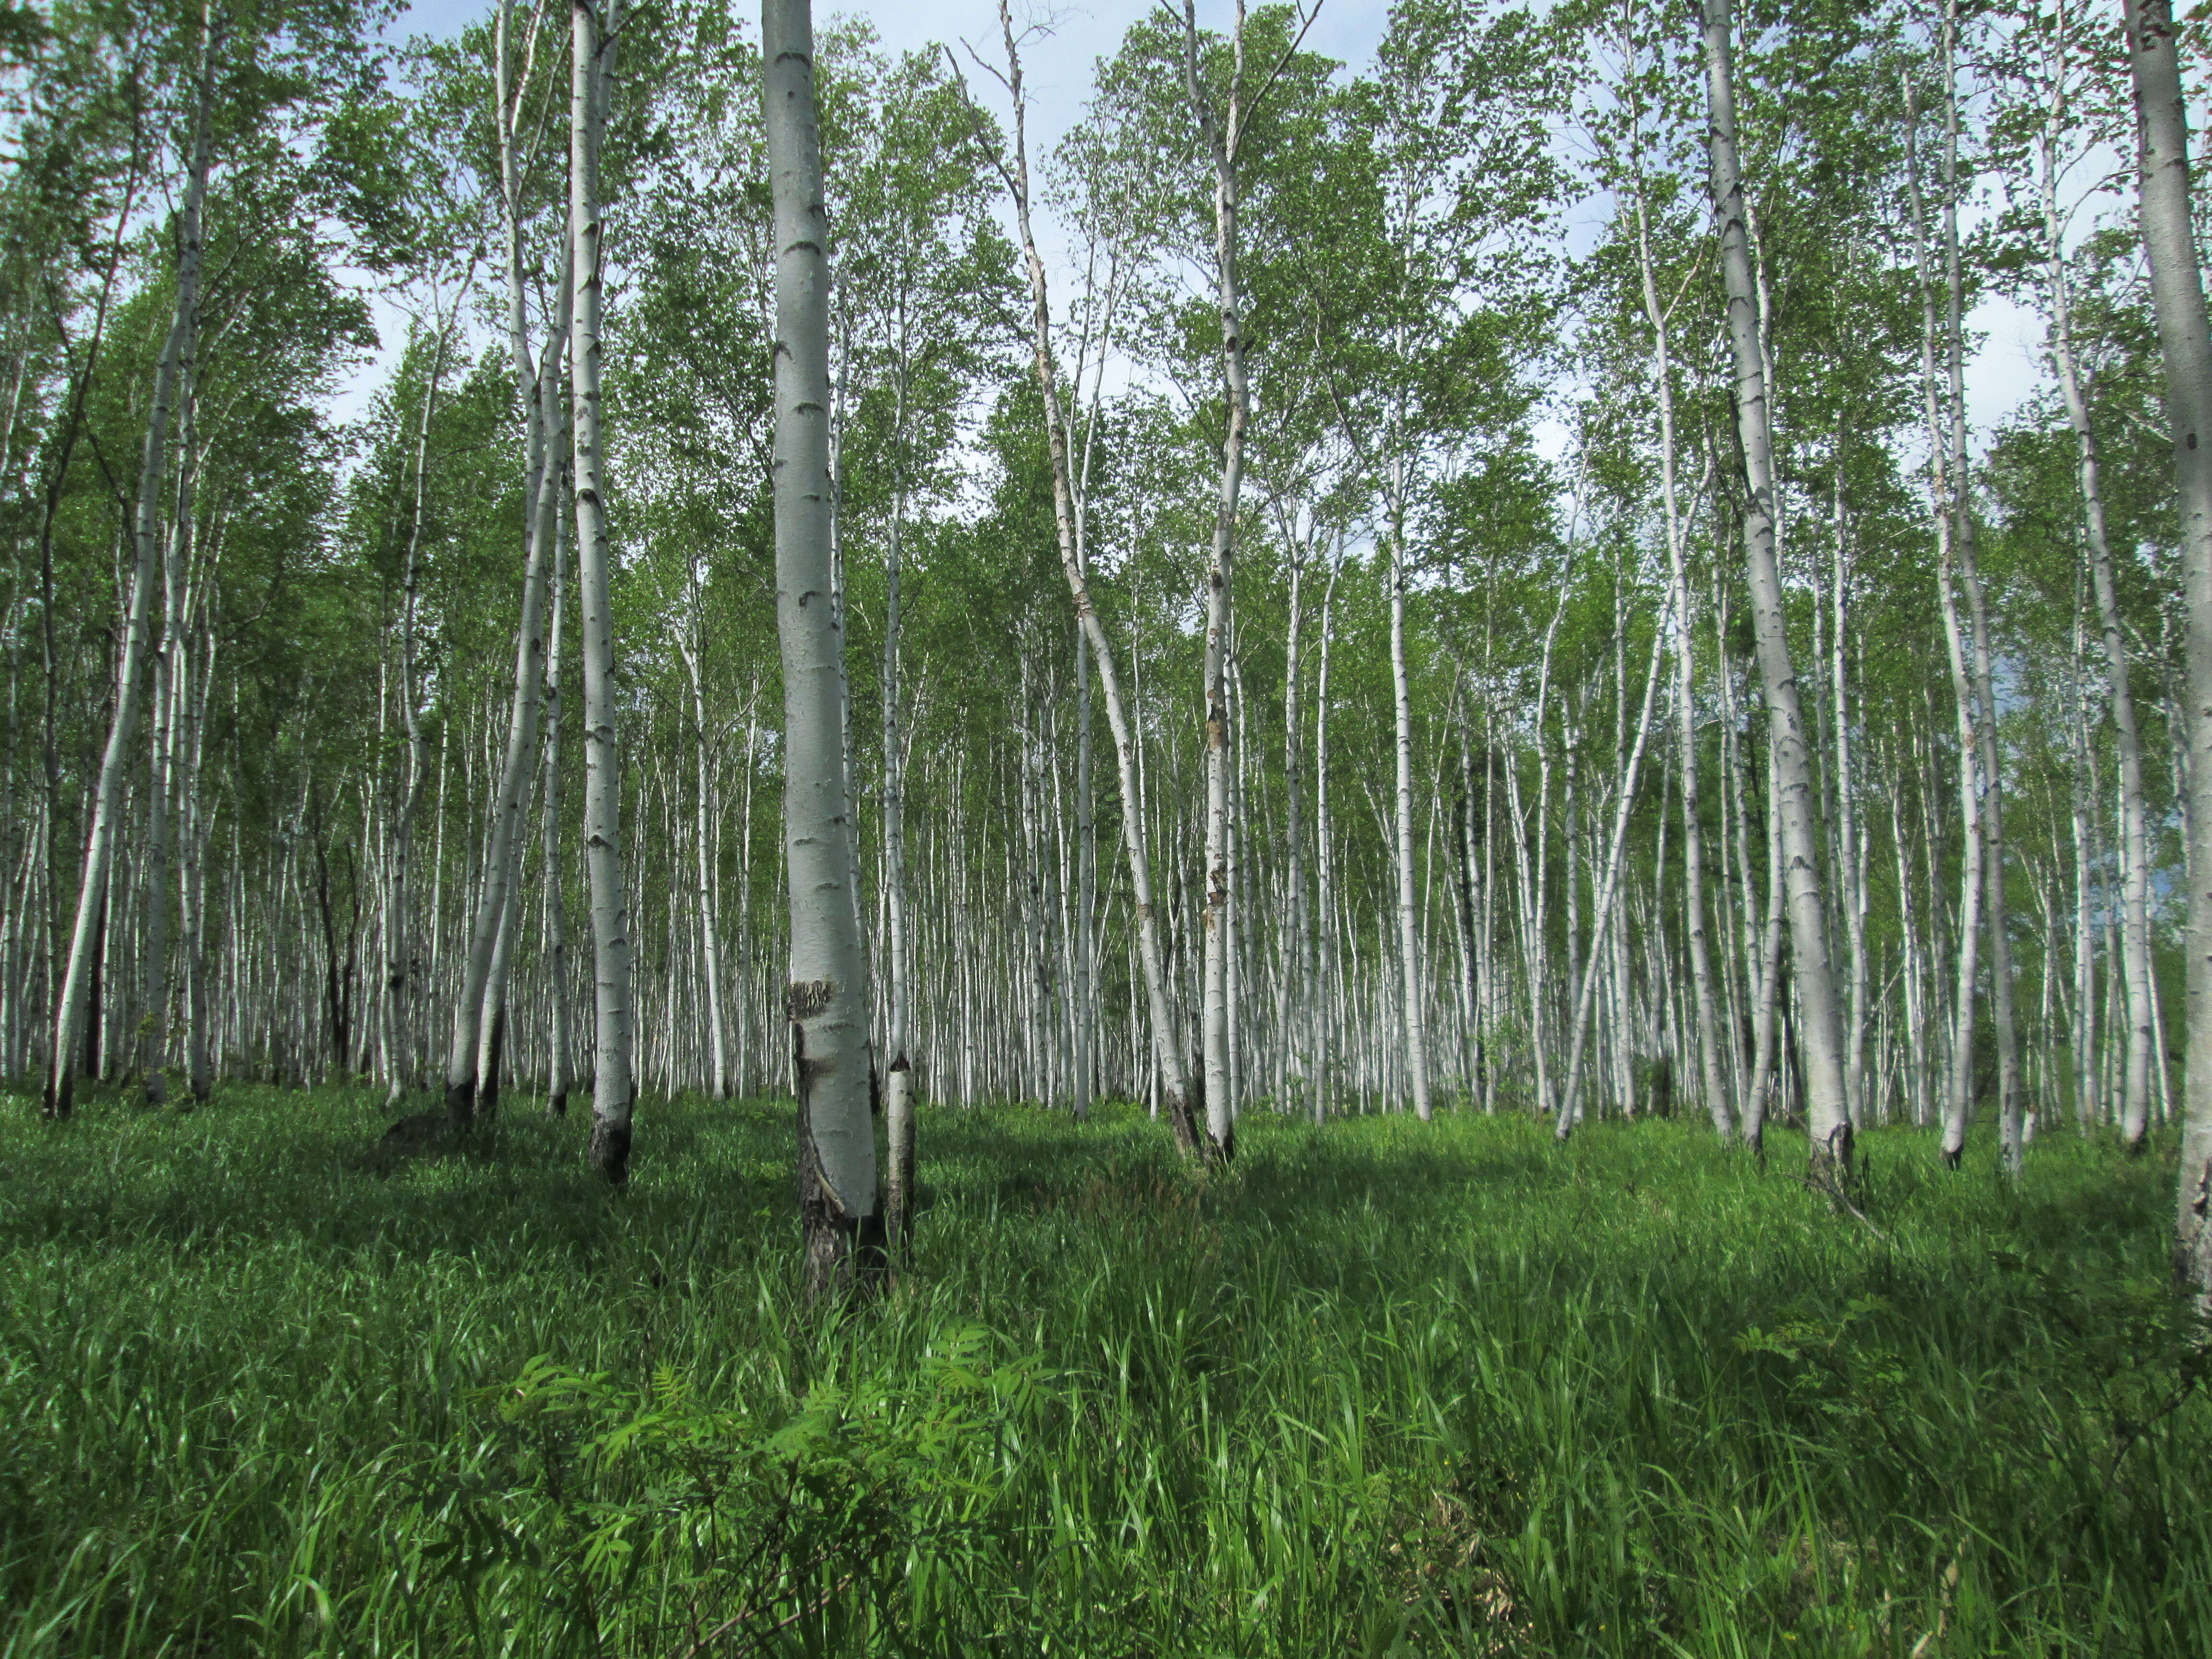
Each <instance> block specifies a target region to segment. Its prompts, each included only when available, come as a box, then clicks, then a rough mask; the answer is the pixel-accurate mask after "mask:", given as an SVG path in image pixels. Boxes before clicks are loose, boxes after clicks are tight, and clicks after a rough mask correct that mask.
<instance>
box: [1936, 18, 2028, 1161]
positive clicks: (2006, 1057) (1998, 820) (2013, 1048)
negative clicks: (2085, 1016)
mask: <svg viewBox="0 0 2212 1659" xmlns="http://www.w3.org/2000/svg"><path fill="white" fill-rule="evenodd" d="M1958 20H1959V7H1958V3H1957V0H1951V3H1950V4H1948V6H1947V7H1946V8H1945V9H1944V14H1943V65H1944V83H1943V85H1944V101H1943V289H1944V297H1945V306H1946V314H1945V321H1946V337H1947V343H1948V358H1949V364H1948V366H1949V371H1950V385H1951V410H1950V413H1951V431H1950V441H1951V491H1952V501H1951V510H1952V512H1953V514H1954V520H1955V522H1956V526H1957V529H1956V532H1955V536H1956V542H1957V546H1958V551H1959V574H1960V580H1961V581H1962V583H1963V585H1964V586H1965V587H1966V614H1967V619H1968V622H1969V623H1970V624H1971V626H1972V630H1973V633H1972V639H1973V681H1974V700H1975V702H1976V703H1977V705H1978V712H1979V731H1978V739H1979V744H1980V758H1981V774H1982V776H1981V783H1982V800H1981V811H1980V815H1979V817H1980V829H1981V836H1982V882H1983V886H1984V895H1983V908H1984V914H1985V917H1986V922H1987V926H1988V929H1989V951H1990V1004H1991V1014H1992V1017H1993V1018H1992V1019H1991V1025H1992V1028H1993V1030H1992V1034H1993V1035H1994V1036H1995V1037H1996V1046H1997V1125H1998V1137H1999V1139H2000V1142H2001V1143H2002V1147H2003V1152H2004V1163H2005V1168H2006V1170H2007V1171H2008V1173H2009V1174H2010V1175H2011V1176H2014V1177H2015V1179H2017V1178H2018V1176H2019V1174H2020V1169H2021V1157H2022V1154H2023V1152H2024V1143H2023V1139H2022V1133H2021V1121H2022V1105H2021V1075H2020V1041H2019V1036H2018V1031H2017V1027H2016V1025H2015V1019H2014V1010H2013V983H2012V937H2011V934H2010V933H2009V932H2008V929H2007V925H2006V907H2005V858H2004V774H2003V769H2002V760H2001V757H2000V754H1999V750H1998V746H1997V702H1996V687H1995V679H1994V676H1993V674H1992V673H1991V664H1990V656H1991V653H1990V617H1989V602H1988V599H1987V596H1986V594H1985V592H1984V589H1983V586H1982V573H1981V566H1980V563H1979V561H1978V559H1977V557H1976V556H1975V531H1974V512H1973V494H1972V483H1971V478H1970V475H1969V471H1968V465H1967V454H1966V322H1965V304H1964V295H1963V293H1962V286H1963V285H1962V283H1961V280H1960V270H1959V183H1958V170H1959V94H1958V75H1957V71H1956V69H1955V68H1954V60H1955V54H1956V52H1957V46H1958Z"/></svg>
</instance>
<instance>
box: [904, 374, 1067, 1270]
mask: <svg viewBox="0 0 2212 1659" xmlns="http://www.w3.org/2000/svg"><path fill="white" fill-rule="evenodd" d="M906 391H907V388H906V378H905V375H904V374H903V373H902V374H900V375H899V377H898V384H897V386H896V393H895V401H896V409H895V411H894V415H893V422H892V433H893V437H892V443H893V446H894V454H893V458H892V465H893V466H894V467H895V468H896V469H898V473H899V476H898V477H896V479H895V480H894V482H893V484H892V492H891V523H890V542H889V544H888V546H887V547H886V548H885V549H884V659H883V726H884V730H883V753H884V794H883V818H884V830H883V836H884V958H885V960H884V975H883V978H884V990H885V992H886V1001H887V1003H888V1008H887V1011H886V1016H885V1020H884V1048H886V1049H887V1050H888V1051H889V1052H890V1067H889V1069H888V1070H886V1071H885V1073H884V1139H885V1141H886V1146H885V1152H886V1153H887V1155H888V1157H887V1164H888V1169H887V1175H888V1181H887V1182H886V1188H887V1190H886V1192H885V1194H884V1234H885V1237H887V1238H888V1239H889V1240H890V1243H891V1245H892V1247H893V1248H895V1249H896V1247H897V1246H899V1245H900V1244H901V1243H903V1242H904V1241H905V1239H906V1237H907V1236H908V1230H909V1227H910V1225H911V1216H912V1207H913V1203H914V1175H915V1123H914V1066H913V1062H912V1060H910V1059H909V1058H908V1054H907V1041H908V1038H907V1022H908V1018H909V1014H910V1007H911V1000H910V999H911V995H912V992H911V987H909V986H908V981H907V965H908V960H909V957H908V944H907V881H906V752H905V750H904V748H903V746H902V737H901V732H900V727H899V625H900V621H901V618H900V615H899V599H900V593H899V577H900V575H901V574H902V573H901V570H900V562H901V556H902V553H903V552H904V549H903V548H902V545H901V538H902V532H903V531H904V529H905V520H906V485H905V477H904V460H905V457H904V454H903V453H902V446H903V444H904V441H905V437H906ZM1077 1115H1078V1116H1081V1115H1082V1112H1081V1109H1080V1104H1079V1109H1078V1112H1077Z"/></svg>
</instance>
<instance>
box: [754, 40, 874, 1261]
mask: <svg viewBox="0 0 2212 1659" xmlns="http://www.w3.org/2000/svg"><path fill="white" fill-rule="evenodd" d="M761 46H762V55H763V58H764V60H765V66H766V72H767V76H768V86H767V109H768V142H769V172H770V174H771V177H772V180H773V189H774V197H775V465H774V482H775V567H776V629H777V632H778V634H779V635H781V640H782V644H783V708H784V849H785V861H786V867H787V872H788V875H789V880H790V892H791V971H790V977H789V981H788V987H787V991H786V994H785V995H786V1006H787V1010H788V1012H789V1014H790V1018H791V1036H792V1058H793V1072H794V1075H795V1079H796V1081H797V1085H798V1090H799V1215H800V1218H801V1221H802V1223H803V1225H804V1226H805V1279H806V1288H807V1292H808V1294H809V1295H810V1296H812V1297H820V1296H822V1295H823V1294H824V1293H826V1292H829V1291H835V1290H842V1289H847V1288H866V1286H867V1285H868V1284H869V1283H870V1282H871V1281H872V1279H874V1278H875V1277H876V1275H877V1273H878V1271H879V1267H880V1262H881V1257H882V1250H883V1216H882V1211H881V1208H880V1206H879V1203H878V1194H877V1190H876V1188H877V1174H876V1139H875V1126H874V1122H873V1121H872V1115H871V1111H870V1108H871V1105H872V1102H871V1099H870V1096H871V1094H872V1091H873V1081H874V1080H873V1078H872V1066H871V1060H870V1055H869V1053H868V987H867V981H866V975H865V970H864V969H863V967H862V964H861V958H860V912H859V910H858V908H857V907H856V904H855V902H854V892H853V860H852V856H851V852H850V841H849V837H848V823H849V820H850V817H851V804H850V802H849V801H848V799H847V794H846V774H845V749H844V730H845V726H844V712H843V711H844V706H845V696H846V691H845V654H844V635H843V632H842V629H841V628H840V626H839V623H838V617H837V614H836V608H835V606H834V605H832V604H831V601H830V586H831V580H832V572H831V568H830V563H831V562H830V546H829V510H830V501H829V490H830V478H829V215H828V212H827V210H825V208H824V206H823V189H822V135H821V127H820V125H819V118H818V116H817V111H816V106H815V92H814V25H813V19H812V15H811V7H810V5H809V0H762V6H761Z"/></svg>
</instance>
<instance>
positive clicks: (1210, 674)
mask: <svg viewBox="0 0 2212 1659" xmlns="http://www.w3.org/2000/svg"><path fill="white" fill-rule="evenodd" d="M1231 52H1232V54H1233V57H1234V66H1233V67H1232V69H1231V73H1230V80H1229V107H1228V112H1227V114H1226V117H1225V118H1224V119H1219V120H1217V118H1216V116H1215V112H1214V108H1213V100H1212V94H1210V93H1209V92H1207V91H1206V88H1204V87H1203V86H1202V85H1201V83H1200V70H1199V43H1198V14H1197V9H1196V7H1195V4H1194V0H1183V84H1184V88H1185V91H1186V92H1187V93H1188V96H1189V100H1190V108H1191V114H1192V116H1193V117H1194V118H1195V119H1196V121H1197V123H1198V128H1199V135H1200V138H1201V139H1202V140H1203V141H1204V143H1205V144H1206V149H1207V150H1208V151H1209V152H1210V154H1211V156H1212V162H1213V272H1214V302H1215V307H1216V309H1217V311H1218V314H1219V319H1220V324H1221V378H1222V387H1223V391H1224V392H1225V395H1226V399H1227V404H1228V429H1227V431H1226V433H1225V435H1224V437H1223V440H1222V446H1221V475H1220V489H1219V492H1218V495H1217V497H1216V499H1215V502H1214V511H1213V550H1212V562H1211V564H1210V565H1209V567H1208V569H1207V573H1206V666H1205V673H1206V691H1205V695H1206V919H1205V970H1204V988H1203V993H1202V995H1201V998H1200V1008H1201V1010H1202V1017H1201V1022H1200V1030H1201V1032H1202V1035H1203V1042H1202V1045H1201V1046H1202V1048H1203V1050H1204V1054H1205V1085H1204V1086H1205V1092H1206V1153H1207V1155H1208V1156H1209V1157H1210V1158H1228V1157H1229V1156H1230V1155H1231V1152H1233V1151H1234V1149H1235V1145H1236V1136H1237V1124H1236V1099H1235V1094H1236V1091H1235V1089H1234V1087H1233V1086H1232V1084H1231V1073H1233V1071H1234V1069H1235V1057H1234V1055H1233V1054H1232V1053H1231V1047H1232V1044H1233V1042H1234V1038H1233V1036H1232V1035H1231V1033H1232V1030H1233V1010H1232V1008H1231V987H1230V979H1231V962H1230V954H1231V927H1232V926H1233V923H1232V917H1231V903H1232V897H1231V882H1230V839H1231V823H1230V799H1229V797H1230V769H1231V765H1232V764H1233V757H1232V755H1231V738H1230V727H1229V694H1228V658H1229V595H1230V573H1231V562H1232V559H1233V556H1234V552H1235V548H1236V537H1237V496H1238V493H1239V490H1240V489H1241V487H1242V484H1243V476H1244V428H1245V423H1246V422H1247V421H1248V420H1249V418H1250V410H1251V398H1250V389H1249V385H1248V384H1247V380H1246V376H1245V370H1244V337H1243V335H1244V330H1243V308H1242V301H1241V298H1240V296H1239V295H1238V293H1237V149H1238V146H1239V144H1240V143H1241V142H1242V140H1243V85H1244V13H1243V8H1242V7H1241V6H1240V7H1239V8H1238V9H1237V27H1236V30H1235V33H1234V34H1233V35H1232V37H1231Z"/></svg>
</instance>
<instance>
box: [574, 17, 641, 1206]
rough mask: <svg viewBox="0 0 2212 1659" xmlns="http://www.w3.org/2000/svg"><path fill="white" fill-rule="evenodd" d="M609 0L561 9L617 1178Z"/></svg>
mask: <svg viewBox="0 0 2212 1659" xmlns="http://www.w3.org/2000/svg"><path fill="white" fill-rule="evenodd" d="M613 12H614V5H613V0H607V17H606V20H605V26H604V27H602V24H601V20H600V18H599V15H596V14H595V12H594V9H593V8H592V4H591V3H590V0H574V5H573V7H572V9H571V13H570V46H571V52H572V62H571V71H572V73H571V81H570V90H569V123H570V134H571V136H570V141H569V142H570V156H569V164H568V232H569V239H570V246H569V250H568V265H569V270H570V273H571V277H572V281H573V283H574V301H573V307H574V309H573V311H572V313H571V319H570V325H569V339H568V362H569V374H570V377H571V380H572V383H573V392H572V398H573V404H574V416H573V418H574V429H575V466H576V562H577V572H576V586H577V598H578V599H579V600H580V603H581V605H582V609H583V613H584V616H583V621H584V774H585V776H584V863H585V866H586V871H587V872H588V874H589V876H590V880H591V894H592V976H593V981H594V983H593V995H592V1007H593V1011H594V1016H595V1018H594V1025H595V1031H594V1037H593V1043H592V1143H591V1159H592V1167H593V1168H595V1169H596V1170H599V1173H600V1174H601V1175H602V1176H605V1178H606V1179H607V1181H608V1182H611V1183H613V1184H617V1185H618V1184H620V1183H621V1182H623V1181H624V1180H625V1179H627V1178H628V1176H629V1143H630V1106H631V1102H632V1099H633V1097H634V1095H635V1083H634V1081H633V1075H634V1074H633V1071H632V1065H631V1046H630V1043H631V1025H630V1022H631V1008H630V939H629V914H628V906H627V903H626V902H625V901H626V895H625V894H624V892H623V863H622V840H621V818H622V770H621V765H620V760H619V756H618V754H617V749H616V746H615V735H616V734H615V684H614V617H613V616H612V614H611V609H612V607H611V595H610V592H609V582H608V569H607V513H606V496H605V488H606V486H605V480H604V478H603V477H602V475H601V472H600V467H601V465H602V458H603V455H604V450H603V448H602V441H601V437H600V432H599V380H600V361H599V353H600V332H599V330H600V323H599V318H600V307H601V303H602V292H603V290H602V280H603V270H604V259H605V245H604V236H605V222H604V221H602V220H601V218H600V217H599V138H600V135H601V134H602V133H603V132H604V131H605V126H606V112H607V100H608V97H609V94H610V93H611V89H612V86H613V80H614V30H615V21H614V16H613Z"/></svg>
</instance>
